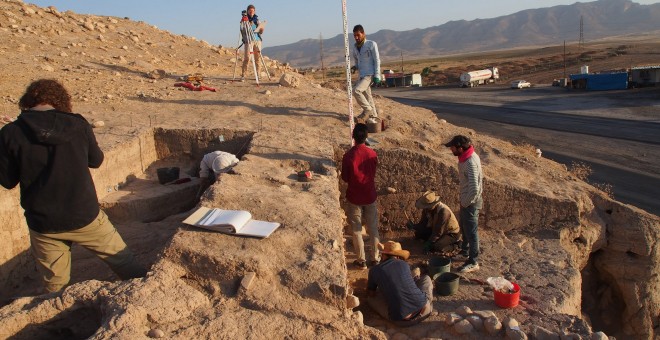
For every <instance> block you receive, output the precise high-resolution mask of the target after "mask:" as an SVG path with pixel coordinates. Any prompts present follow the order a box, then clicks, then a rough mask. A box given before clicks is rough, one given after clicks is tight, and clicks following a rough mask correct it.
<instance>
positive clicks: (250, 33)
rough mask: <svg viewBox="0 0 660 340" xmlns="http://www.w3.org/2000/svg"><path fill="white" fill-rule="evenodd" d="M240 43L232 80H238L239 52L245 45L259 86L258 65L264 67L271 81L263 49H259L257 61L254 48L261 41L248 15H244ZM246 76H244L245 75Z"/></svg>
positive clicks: (239, 37)
mask: <svg viewBox="0 0 660 340" xmlns="http://www.w3.org/2000/svg"><path fill="white" fill-rule="evenodd" d="M238 39H239V43H240V45H239V46H238V47H237V48H236V58H235V60H234V76H233V78H232V81H233V80H236V67H237V64H238V51H239V50H240V49H241V46H243V45H245V48H246V50H247V52H246V57H247V58H249V63H252V69H253V70H254V79H255V80H256V82H257V85H259V71H258V68H257V63H261V65H262V66H263V67H264V69H265V70H266V75H267V76H268V80H270V71H269V70H268V66H267V65H266V61H265V60H264V56H263V54H262V53H261V49H262V48H263V46H262V47H261V48H259V60H255V56H254V54H255V52H254V47H255V45H256V43H257V42H258V41H260V40H259V38H258V37H257V34H256V33H255V32H254V29H253V28H252V22H250V21H249V20H248V18H247V16H246V15H243V18H242V19H241V27H240V32H239V36H238ZM243 75H244V74H243Z"/></svg>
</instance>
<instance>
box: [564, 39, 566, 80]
mask: <svg viewBox="0 0 660 340" xmlns="http://www.w3.org/2000/svg"><path fill="white" fill-rule="evenodd" d="M564 78H566V40H564Z"/></svg>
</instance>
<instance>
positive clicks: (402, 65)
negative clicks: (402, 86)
mask: <svg viewBox="0 0 660 340" xmlns="http://www.w3.org/2000/svg"><path fill="white" fill-rule="evenodd" d="M401 74H402V75H403V50H401Z"/></svg>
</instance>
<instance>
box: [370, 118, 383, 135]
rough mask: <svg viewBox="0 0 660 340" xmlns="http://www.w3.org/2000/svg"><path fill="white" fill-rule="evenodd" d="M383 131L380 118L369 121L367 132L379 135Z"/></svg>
mask: <svg viewBox="0 0 660 340" xmlns="http://www.w3.org/2000/svg"><path fill="white" fill-rule="evenodd" d="M380 129H381V122H380V120H379V119H378V118H376V119H374V120H371V119H369V120H367V131H368V132H369V133H378V132H380Z"/></svg>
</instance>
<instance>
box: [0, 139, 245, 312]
mask: <svg viewBox="0 0 660 340" xmlns="http://www.w3.org/2000/svg"><path fill="white" fill-rule="evenodd" d="M252 136H253V132H249V131H233V130H228V129H208V130H185V129H169V130H168V129H162V128H157V129H153V130H148V131H146V132H144V133H142V134H140V135H137V136H136V137H135V138H132V139H129V140H127V141H126V142H124V143H123V144H122V145H119V146H117V147H115V148H113V149H112V150H109V151H106V152H105V160H104V162H103V165H102V166H101V167H100V168H99V169H93V170H92V175H93V177H94V183H95V185H96V190H97V194H98V196H99V203H100V205H101V208H102V209H103V210H104V211H105V212H106V214H107V215H108V216H109V219H110V221H111V222H113V224H114V225H115V227H116V228H117V230H119V233H120V234H121V235H122V237H123V238H124V240H125V242H126V243H127V244H128V246H129V247H130V248H131V250H132V251H133V252H134V253H135V254H136V256H137V258H138V260H139V261H140V262H141V263H142V264H144V265H145V266H147V267H150V266H151V265H152V264H153V263H154V262H155V261H156V260H157V258H158V253H159V252H160V251H161V250H162V248H163V247H164V246H165V245H166V244H167V242H168V240H169V239H170V238H171V236H172V235H173V234H174V232H175V231H176V229H177V228H178V227H179V226H180V221H177V222H171V221H170V222H168V221H163V220H164V219H166V218H167V217H168V216H171V215H175V214H178V213H181V212H183V211H187V210H189V209H191V208H192V207H194V206H195V205H196V204H197V202H198V201H197V200H198V198H197V193H198V189H199V187H200V182H201V181H200V180H199V178H198V176H199V162H200V161H201V159H202V157H203V155H204V154H206V153H208V152H211V151H215V150H221V151H226V152H231V153H233V154H236V155H237V156H238V157H239V158H240V157H242V156H243V155H245V154H247V153H248V152H249V148H250V142H251V140H252ZM162 167H178V168H180V175H179V177H180V178H181V179H186V180H185V181H181V182H183V183H180V184H165V185H163V184H160V183H159V180H158V176H157V173H156V172H157V169H158V168H162ZM188 178H189V179H190V181H188V180H187V179H188ZM21 214H22V212H21ZM3 220H6V221H10V223H15V224H17V226H15V227H13V229H19V230H20V228H25V229H24V230H25V231H26V232H27V228H26V227H25V226H24V221H23V220H22V219H18V218H15V219H3ZM159 221H161V222H159ZM145 240H149V241H147V242H145ZM24 242H26V245H25V248H28V247H29V239H27V238H24ZM72 253H73V255H72V256H73V261H72V270H71V283H72V284H73V283H76V282H81V281H84V280H88V279H98V280H114V279H116V277H115V276H114V274H113V273H112V271H110V269H109V268H107V266H105V265H104V264H103V263H102V262H101V261H100V260H99V259H98V258H96V256H94V255H93V254H91V253H90V252H88V251H87V250H85V249H83V248H82V247H79V246H77V245H74V246H73V247H72ZM13 257H14V258H13V259H12V260H10V261H7V262H6V263H4V264H3V267H2V269H3V271H4V272H8V273H9V274H8V275H7V276H4V275H3V277H2V279H3V282H2V285H3V288H4V289H2V291H3V294H2V301H3V305H4V304H6V303H8V302H9V301H11V300H12V299H13V298H15V297H17V296H22V295H32V294H34V293H36V292H38V291H39V288H40V285H41V282H40V280H39V279H38V278H39V275H38V273H37V271H36V267H35V264H34V260H33V259H32V256H31V255H30V254H29V250H27V249H26V250H24V251H22V252H21V253H19V254H13ZM18 259H20V261H19V260H18ZM10 266H11V268H10Z"/></svg>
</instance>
